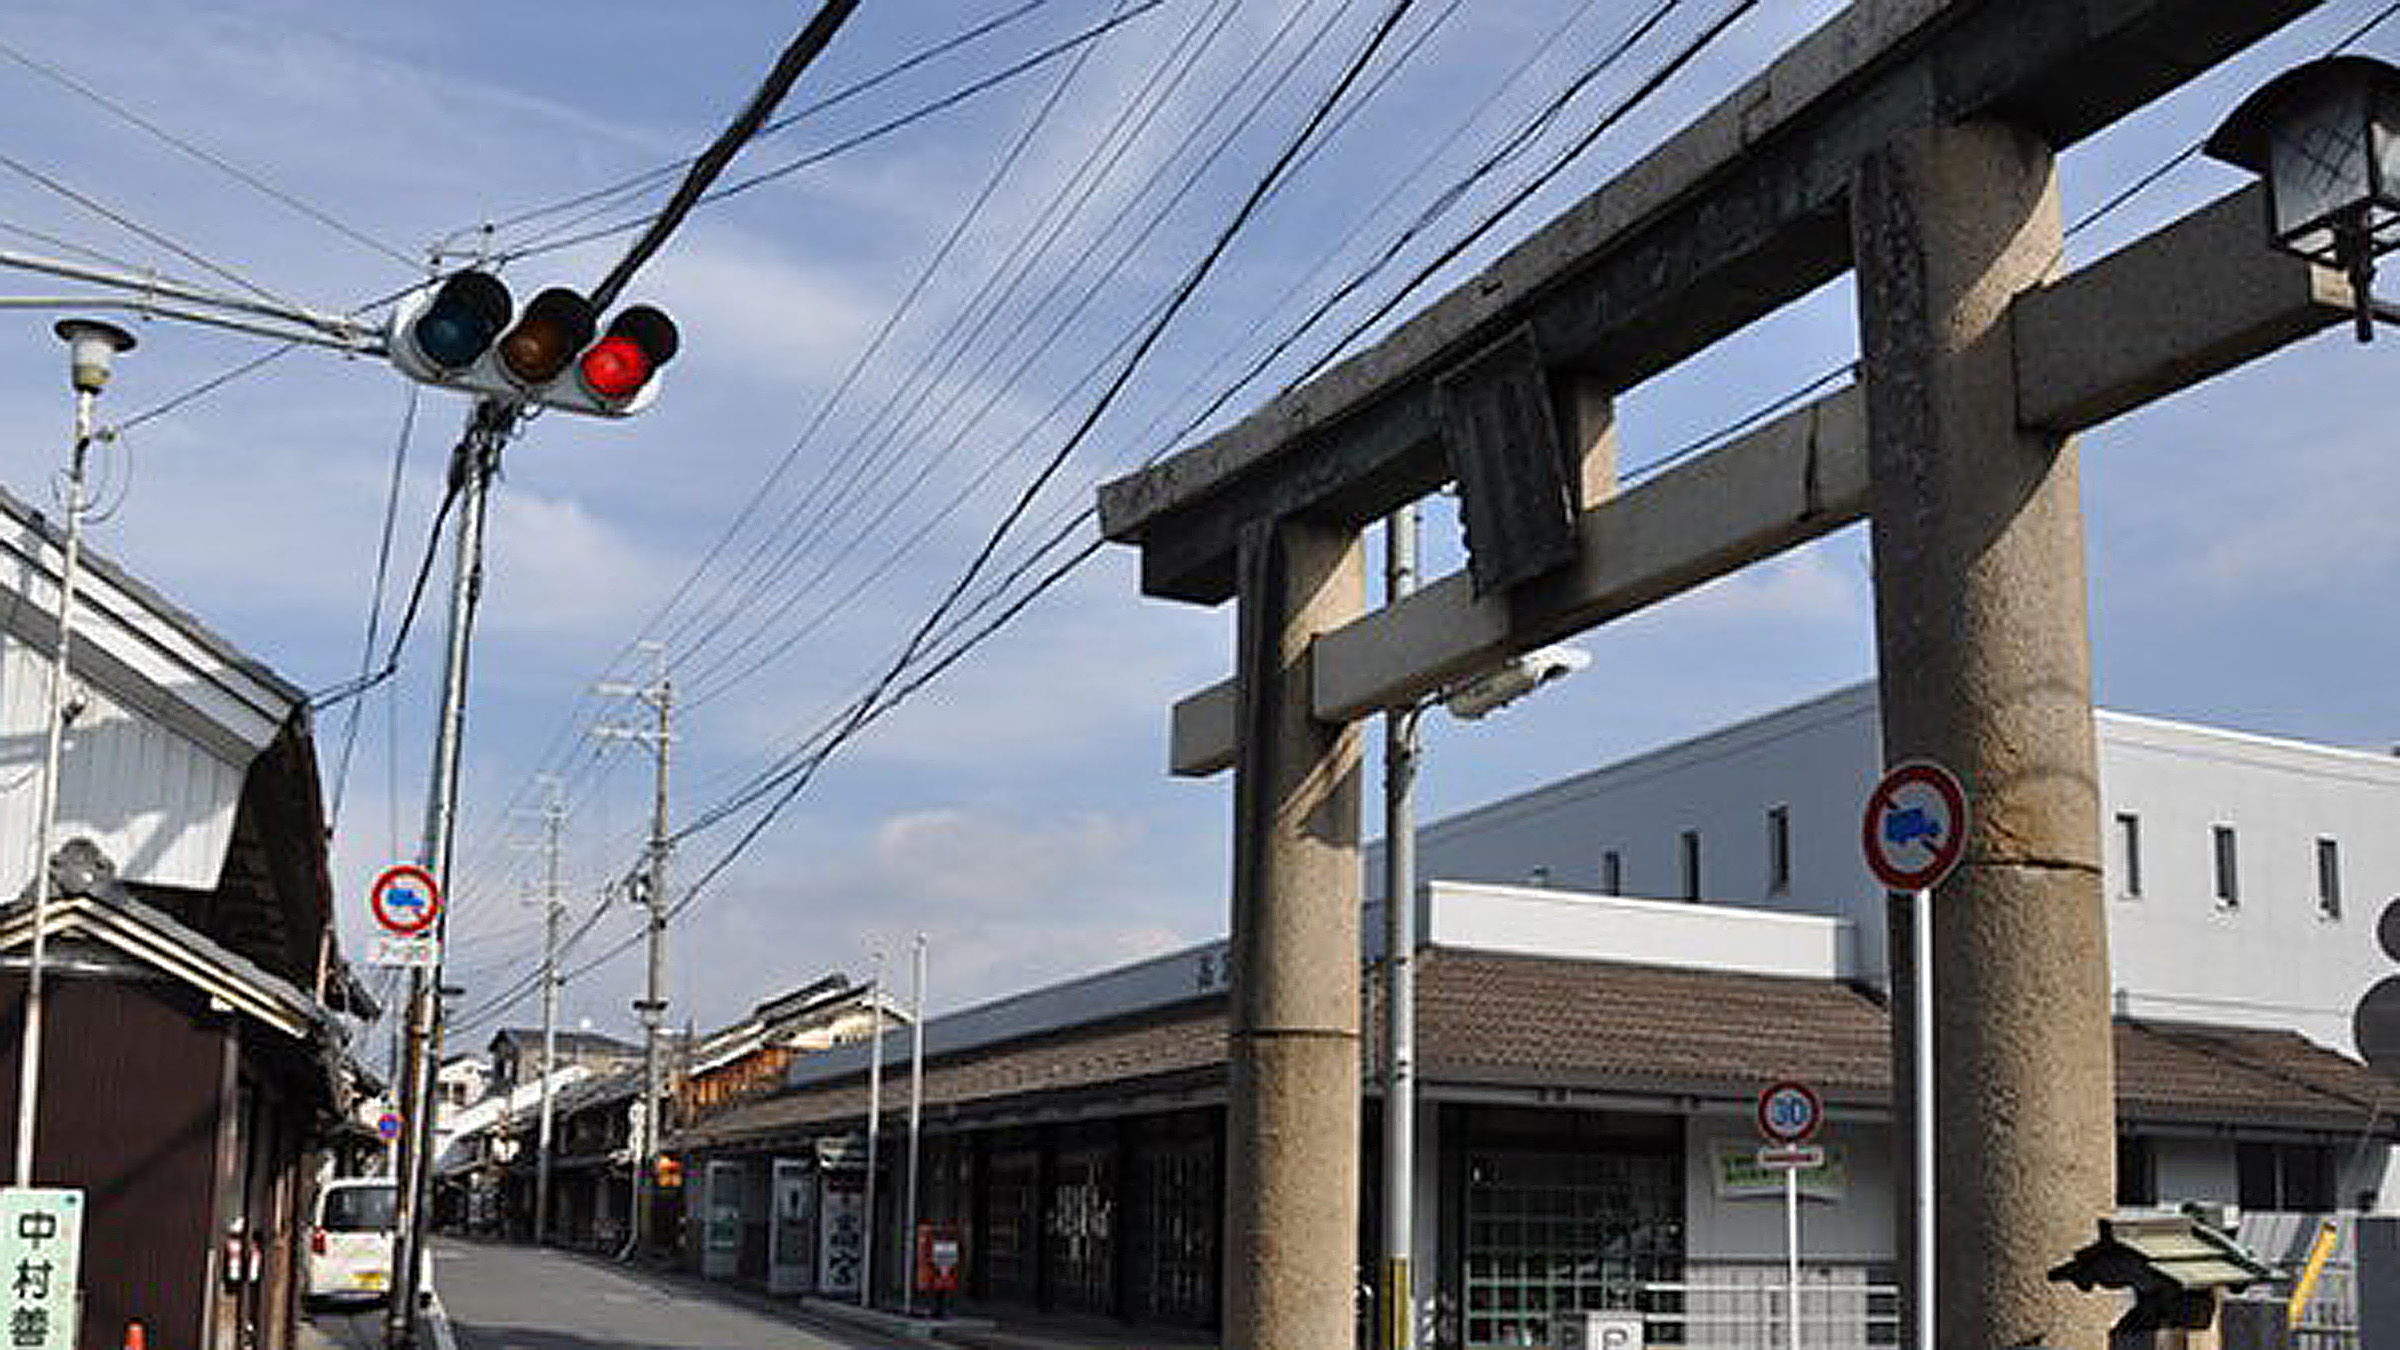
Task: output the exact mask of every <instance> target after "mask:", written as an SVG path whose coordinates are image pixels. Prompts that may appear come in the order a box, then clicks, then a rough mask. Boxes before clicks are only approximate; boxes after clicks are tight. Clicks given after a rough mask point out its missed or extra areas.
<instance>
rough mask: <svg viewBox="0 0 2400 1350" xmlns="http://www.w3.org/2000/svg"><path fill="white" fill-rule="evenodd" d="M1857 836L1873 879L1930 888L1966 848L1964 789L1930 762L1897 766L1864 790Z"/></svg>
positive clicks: (1904, 888)
mask: <svg viewBox="0 0 2400 1350" xmlns="http://www.w3.org/2000/svg"><path fill="white" fill-rule="evenodd" d="M1859 834H1860V839H1859V841H1860V842H1861V843H1862V844H1864V845H1865V846H1866V853H1867V867H1868V869H1869V870H1871V871H1873V872H1874V873H1875V877H1876V879H1877V880H1878V881H1881V882H1882V883H1883V884H1884V885H1886V886H1889V887H1891V888H1892V889H1893V890H1895V891H1923V890H1931V889H1932V888H1933V887H1935V886H1937V885H1939V884H1940V883H1941V880H1942V878H1944V877H1946V876H1948V875H1950V869H1951V868H1953V867H1956V866H1958V859H1959V855H1960V854H1962V853H1964V852H1966V848H1967V792H1966V789H1965V788H1963V787H1960V786H1959V783H1958V776H1957V775H1956V774H1953V773H1951V772H1950V771H1949V770H1948V769H1945V768H1943V767H1942V766H1941V765H1939V764H1936V763H1933V762H1932V761H1931V760H1922V759H1915V760H1910V761H1909V762H1907V763H1905V764H1901V765H1898V766H1896V767H1894V768H1893V769H1892V770H1891V772H1889V773H1887V774H1885V775H1884V776H1883V781H1882V782H1880V783H1877V784H1876V785H1875V790H1874V791H1873V792H1871V793H1869V794H1867V815H1866V820H1865V822H1864V823H1863V824H1862V825H1861V826H1860V831H1859Z"/></svg>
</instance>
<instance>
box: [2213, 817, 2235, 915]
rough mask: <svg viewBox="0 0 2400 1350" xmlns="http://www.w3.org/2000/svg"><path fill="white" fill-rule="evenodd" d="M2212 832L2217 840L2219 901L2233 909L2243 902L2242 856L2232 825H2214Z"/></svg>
mask: <svg viewBox="0 0 2400 1350" xmlns="http://www.w3.org/2000/svg"><path fill="white" fill-rule="evenodd" d="M2211 833H2212V835H2213V837H2214V839H2215V841H2216V859H2217V903H2218V904H2220V905H2223V906H2225V907H2226V908H2227V909H2231V908H2233V907H2234V906H2235V905H2238V904H2240V903H2242V868H2241V856H2240V853H2239V850H2238V848H2237V846H2236V845H2235V843H2234V839H2233V827H2232V826H2231V825H2218V826H2214V827H2212V831H2211Z"/></svg>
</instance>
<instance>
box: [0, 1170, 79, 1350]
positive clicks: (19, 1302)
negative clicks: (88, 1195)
mask: <svg viewBox="0 0 2400 1350" xmlns="http://www.w3.org/2000/svg"><path fill="white" fill-rule="evenodd" d="M82 1255H83V1192H81V1191H72V1190H52V1189H37V1188H35V1187H30V1186H14V1187H10V1188H8V1189H5V1190H0V1334H4V1335H5V1336H6V1337H7V1340H6V1342H5V1343H6V1344H7V1345H8V1346H10V1347H11V1350H17V1348H18V1347H23V1350H75V1332H76V1323H77V1322H79V1321H80V1320H81V1319H82V1313H83V1309H82V1291H83V1286H82V1284H81V1280H82V1271H81V1269H80V1267H81V1265H82Z"/></svg>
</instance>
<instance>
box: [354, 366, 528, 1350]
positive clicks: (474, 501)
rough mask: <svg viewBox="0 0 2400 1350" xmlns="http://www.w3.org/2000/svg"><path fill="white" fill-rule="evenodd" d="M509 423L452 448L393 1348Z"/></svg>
mask: <svg viewBox="0 0 2400 1350" xmlns="http://www.w3.org/2000/svg"><path fill="white" fill-rule="evenodd" d="M516 424H517V411H516V409H515V408H513V407H510V406H508V405H506V404H501V403H493V402H488V401H487V402H482V403H478V404H476V405H475V408H474V411H473V412H471V413H469V414H468V418H467V434H466V435H465V436H464V437H463V438H461V439H460V441H459V443H458V449H457V450H456V451H455V452H454V453H453V455H452V456H451V462H450V472H451V475H452V477H453V481H454V482H456V483H457V485H458V492H459V498H460V500H459V508H460V509H459V516H458V543H457V557H456V561H455V562H454V563H453V564H452V576H451V586H450V635H449V642H448V647H447V654H446V660H445V662H444V665H443V669H442V715H441V726H440V729H439V733H438V735H437V737H436V739H435V741H434V752H433V781H432V783H431V785H430V786H429V789H428V791H427V794H426V805H425V846H424V866H425V870H426V871H428V872H431V873H432V874H433V877H434V883H435V884H436V885H437V886H439V887H440V888H441V890H442V911H441V917H440V918H439V919H438V920H436V922H435V925H434V942H435V951H436V953H437V956H436V958H435V960H436V964H435V966H434V967H433V969H432V970H431V971H430V972H428V971H427V970H425V969H424V968H423V967H415V968H412V969H411V970H410V971H409V972H408V1062H407V1064H406V1066H405V1069H406V1073H405V1078H404V1079H403V1082H402V1094H403V1099H402V1106H401V1109H400V1119H401V1122H402V1125H401V1136H400V1168H399V1175H400V1187H399V1201H400V1205H399V1216H398V1227H397V1232H396V1234H395V1236H394V1238H393V1243H392V1297H391V1299H390V1300H389V1302H388V1305H387V1307H386V1310H385V1314H384V1341H385V1344H387V1345H388V1346H390V1347H392V1350H401V1348H402V1347H405V1346H410V1345H414V1344H415V1343H416V1334H417V1308H418V1304H419V1302H420V1300H421V1297H422V1293H423V1279H422V1277H423V1275H424V1266H425V1235H426V1232H427V1231H428V1230H429V1229H430V1228H431V1227H432V1223H431V1218H432V1213H431V1211H432V1203H433V1134H434V1130H433V1127H434V1115H435V1103H434V1099H433V1075H434V1070H435V1066H436V1065H437V1064H438V1063H439V1062H440V1059H441V1053H442V1029H441V1016H442V1006H441V998H440V990H441V987H442V979H441V976H442V968H441V966H440V964H439V961H440V957H439V955H438V953H439V952H440V951H441V949H442V946H443V944H444V943H445V942H446V941H447V938H448V934H449V931H450V909H451V896H450V851H451V843H452V837H453V836H454V835H455V834H456V832H457V826H458V767H459V753H460V749H461V747H462V745H463V744H464V741H465V735H466V717H467V656H468V653H469V651H470V650H471V648H472V646H473V639H474V633H475V605H476V602H477V601H478V600H479V599H480V598H481V596H482V591H483V524H484V515H485V508H486V507H488V506H489V505H490V501H491V486H492V478H493V476H494V475H495V474H497V473H498V472H499V470H500V451H501V449H502V448H503V447H504V446H506V445H507V443H508V438H509V436H510V434H511V433H512V432H513V431H514V430H515V428H516Z"/></svg>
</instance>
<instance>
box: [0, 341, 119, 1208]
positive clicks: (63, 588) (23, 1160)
mask: <svg viewBox="0 0 2400 1350" xmlns="http://www.w3.org/2000/svg"><path fill="white" fill-rule="evenodd" d="M57 333H58V335H59V337H60V338H61V339H63V340H64V341H65V342H66V344H67V356H68V376H69V379H70V381H71V382H72V383H73V385H74V386H75V445H74V449H73V450H72V451H71V452H70V453H69V455H68V460H67V502H66V507H67V540H66V547H65V549H64V551H63V556H62V557H61V560H60V564H59V569H58V648H57V652H56V656H55V658H54V659H53V660H52V661H51V663H50V712H49V743H48V746H47V747H46V749H45V750H44V752H43V756H42V795H41V806H40V814H39V815H38V817H37V823H36V825H35V828H34V847H33V941H32V945H31V949H30V950H29V951H28V953H27V955H26V960H25V1026H24V1032H23V1035H24V1041H23V1044H22V1045H21V1046H20V1047H19V1048H18V1051H17V1073H18V1078H17V1168H16V1184H17V1185H19V1186H31V1185H32V1184H33V1133H34V1122H35V1119H36V1117H37V1115H38V1114H39V1108H40V1105H41V1095H42V958H43V955H44V952H43V946H44V943H45V939H46V937H47V934H46V933H45V931H44V929H45V927H46V926H47V920H48V918H49V912H50V849H51V840H52V838H53V837H54V836H55V835H56V834H57V832H58V767H59V759H60V756H61V752H62V751H63V749H64V748H65V745H66V735H67V718H68V716H69V714H68V711H67V658H68V655H69V652H70V649H71V648H72V646H73V645H74V636H75V570H76V566H77V564H78V563H79V562H80V561H81V560H82V556H83V506H84V502H83V464H84V458H85V454H86V452H87V451H89V450H90V449H91V445H92V437H93V430H92V405H93V403H94V401H95V400H97V399H98V398H99V395H100V390H101V388H102V386H104V385H106V384H107V383H108V373H109V367H110V365H111V363H112V362H114V361H115V359H116V355H117V353H118V352H126V351H131V350H133V334H131V333H128V332H126V331H125V330H124V329H122V328H119V327H117V326H116V325H115V324H111V323H102V322H100V321H99V320H97V319H61V320H59V322H58V326H57Z"/></svg>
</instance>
